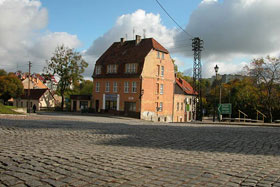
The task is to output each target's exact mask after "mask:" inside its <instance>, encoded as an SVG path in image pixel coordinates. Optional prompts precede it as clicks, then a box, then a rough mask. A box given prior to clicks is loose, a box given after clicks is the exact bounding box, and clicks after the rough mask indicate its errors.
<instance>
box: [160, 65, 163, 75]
mask: <svg viewBox="0 0 280 187" xmlns="http://www.w3.org/2000/svg"><path fill="white" fill-rule="evenodd" d="M160 76H161V77H163V76H164V66H161V67H160Z"/></svg>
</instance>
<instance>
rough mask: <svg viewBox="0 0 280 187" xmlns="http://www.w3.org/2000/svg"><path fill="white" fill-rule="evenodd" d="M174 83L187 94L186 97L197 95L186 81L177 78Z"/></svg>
mask: <svg viewBox="0 0 280 187" xmlns="http://www.w3.org/2000/svg"><path fill="white" fill-rule="evenodd" d="M176 83H177V85H178V86H179V87H180V88H182V90H183V91H184V92H185V93H186V94H188V95H197V92H195V91H194V90H193V87H192V86H191V85H190V83H188V82H187V81H185V80H184V79H181V78H177V77H176Z"/></svg>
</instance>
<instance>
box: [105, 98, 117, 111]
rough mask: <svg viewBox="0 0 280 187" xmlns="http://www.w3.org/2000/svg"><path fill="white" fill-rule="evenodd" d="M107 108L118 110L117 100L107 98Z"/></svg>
mask: <svg viewBox="0 0 280 187" xmlns="http://www.w3.org/2000/svg"><path fill="white" fill-rule="evenodd" d="M105 109H106V110H117V101H110V100H106V102H105Z"/></svg>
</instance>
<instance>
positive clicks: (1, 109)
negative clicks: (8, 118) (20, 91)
mask: <svg viewBox="0 0 280 187" xmlns="http://www.w3.org/2000/svg"><path fill="white" fill-rule="evenodd" d="M11 108H12V107H9V106H5V105H3V104H2V103H0V114H20V113H18V112H15V111H13V110H12V109H11Z"/></svg>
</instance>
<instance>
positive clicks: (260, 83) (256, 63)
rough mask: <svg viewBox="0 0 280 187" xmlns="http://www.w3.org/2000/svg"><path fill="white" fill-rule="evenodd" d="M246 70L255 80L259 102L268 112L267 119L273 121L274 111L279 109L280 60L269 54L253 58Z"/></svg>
mask: <svg viewBox="0 0 280 187" xmlns="http://www.w3.org/2000/svg"><path fill="white" fill-rule="evenodd" d="M246 68H247V71H248V73H249V74H250V76H252V77H253V79H254V80H255V85H256V87H257V88H258V94H259V97H260V102H261V104H262V105H263V107H264V110H265V113H267V114H268V118H269V121H270V122H272V121H273V113H274V111H279V109H280V106H279V99H280V98H279V92H278V88H279V82H280V60H279V59H278V58H272V57H270V56H268V57H266V58H259V59H254V60H253V61H252V63H251V66H250V67H249V66H247V67H246Z"/></svg>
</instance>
